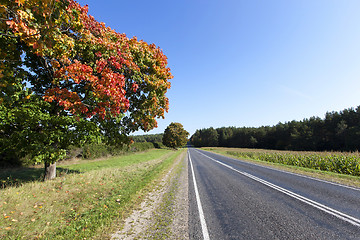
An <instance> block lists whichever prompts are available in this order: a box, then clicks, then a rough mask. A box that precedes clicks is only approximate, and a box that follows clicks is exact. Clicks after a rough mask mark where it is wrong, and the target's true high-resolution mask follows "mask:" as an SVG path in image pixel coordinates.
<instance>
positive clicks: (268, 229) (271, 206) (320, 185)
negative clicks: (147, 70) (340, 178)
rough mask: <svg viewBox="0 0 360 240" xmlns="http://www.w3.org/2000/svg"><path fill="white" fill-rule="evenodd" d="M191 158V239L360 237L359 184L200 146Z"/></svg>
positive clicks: (192, 153) (190, 152) (189, 153)
mask: <svg viewBox="0 0 360 240" xmlns="http://www.w3.org/2000/svg"><path fill="white" fill-rule="evenodd" d="M188 159H189V172H188V174H189V202H190V206H189V237H190V239H360V189H357V188H349V187H345V186H341V185H337V184H332V183H329V182H326V181H322V180H316V179H312V178H308V177H305V176H301V175H296V174H292V173H288V172H284V171H279V170H276V169H272V168H269V167H263V166H259V165H256V164H252V163H248V162H243V161H240V160H237V159H232V158H228V157H225V156H221V155H218V154H214V153H210V152H206V151H201V150H198V149H195V148H189V150H188ZM194 183H195V185H194ZM196 192H197V193H196ZM200 209H201V210H200ZM201 212H202V216H201ZM199 213H200V214H199ZM204 228H206V229H204ZM206 234H207V235H206Z"/></svg>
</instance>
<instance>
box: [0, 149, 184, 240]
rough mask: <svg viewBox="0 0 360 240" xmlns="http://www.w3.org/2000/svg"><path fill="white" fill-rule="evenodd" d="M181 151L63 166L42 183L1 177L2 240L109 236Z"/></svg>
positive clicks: (165, 151)
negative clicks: (56, 173)
mask: <svg viewBox="0 0 360 240" xmlns="http://www.w3.org/2000/svg"><path fill="white" fill-rule="evenodd" d="M181 152H182V151H171V150H165V149H160V150H159V149H157V150H150V151H147V152H143V153H137V154H130V155H126V156H121V157H113V158H109V159H104V160H101V161H92V162H83V163H80V164H72V165H62V166H61V168H62V175H61V176H59V177H57V178H56V179H54V180H51V181H46V182H42V181H38V180H36V177H34V179H35V180H32V181H28V180H27V181H21V179H20V180H19V179H17V181H16V184H11V183H9V182H7V180H6V179H4V178H3V177H2V179H3V180H1V181H2V182H6V183H8V184H9V185H7V186H6V187H5V188H3V189H0V213H1V216H0V218H1V220H0V239H90V238H96V239H104V238H107V237H108V234H109V233H111V232H112V231H114V230H115V229H117V228H118V227H119V226H121V223H122V222H121V221H122V219H124V218H125V217H126V216H127V215H128V214H129V213H130V212H131V209H133V208H134V207H136V205H137V204H139V203H140V202H141V201H142V199H143V196H144V194H146V192H147V191H150V190H151V188H152V186H155V185H156V184H155V182H156V181H157V179H158V178H159V176H161V174H162V173H163V172H164V171H165V170H166V169H168V168H169V167H170V166H171V165H172V163H173V162H174V160H175V159H176V157H177V156H179V154H180V153H181ZM65 169H66V170H67V173H66V172H64V170H65ZM12 173H13V174H14V175H15V174H16V172H15V171H14V172H12ZM30 173H32V172H30ZM18 176H19V178H24V177H25V176H23V175H18ZM154 181H155V182H154ZM3 187H4V186H3Z"/></svg>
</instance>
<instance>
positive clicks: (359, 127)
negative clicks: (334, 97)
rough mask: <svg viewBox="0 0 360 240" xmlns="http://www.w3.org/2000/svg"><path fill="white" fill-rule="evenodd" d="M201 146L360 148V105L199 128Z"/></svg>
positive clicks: (194, 140)
mask: <svg viewBox="0 0 360 240" xmlns="http://www.w3.org/2000/svg"><path fill="white" fill-rule="evenodd" d="M190 140H191V143H192V144H193V145H194V146H197V147H206V146H209V147H214V146H219V147H237V148H261V149H278V150H301V151H359V150H360V106H359V107H357V108H356V109H353V108H350V109H345V110H343V111H341V112H328V113H326V115H325V118H324V119H320V118H319V117H311V118H309V119H304V120H302V121H291V122H286V123H278V124H277V125H275V126H271V127H270V126H262V127H258V128H254V127H242V128H237V127H222V128H217V129H213V128H207V129H201V130H197V131H196V132H195V133H194V134H193V135H192V136H191V139H190Z"/></svg>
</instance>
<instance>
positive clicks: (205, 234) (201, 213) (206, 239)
mask: <svg viewBox="0 0 360 240" xmlns="http://www.w3.org/2000/svg"><path fill="white" fill-rule="evenodd" d="M188 156H189V161H190V166H191V172H192V176H193V182H194V189H195V196H196V202H197V205H198V210H199V217H200V223H201V229H202V234H203V237H204V240H210V237H209V232H208V229H207V226H206V221H205V216H204V211H203V209H202V205H201V201H200V195H199V191H198V188H197V184H196V179H195V173H194V167H193V164H192V161H191V157H190V151H188Z"/></svg>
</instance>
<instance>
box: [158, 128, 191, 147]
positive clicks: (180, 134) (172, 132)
mask: <svg viewBox="0 0 360 240" xmlns="http://www.w3.org/2000/svg"><path fill="white" fill-rule="evenodd" d="M188 136H189V133H188V131H186V130H185V129H184V127H183V125H182V124H181V123H174V122H172V123H170V125H169V126H168V127H167V128H166V129H165V132H164V136H163V144H164V145H165V146H167V147H170V148H175V149H176V148H178V147H182V146H184V145H185V144H186V142H187V141H188Z"/></svg>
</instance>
